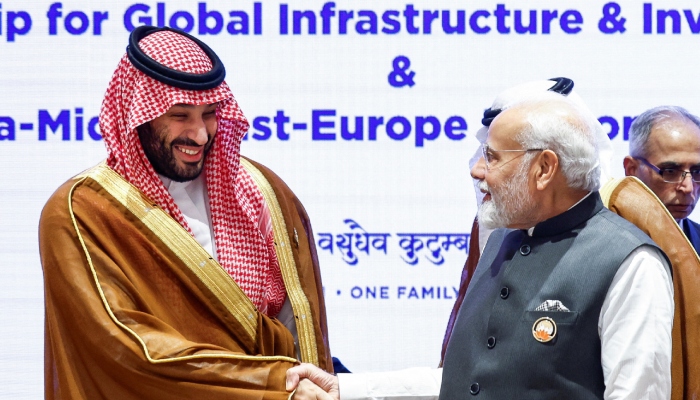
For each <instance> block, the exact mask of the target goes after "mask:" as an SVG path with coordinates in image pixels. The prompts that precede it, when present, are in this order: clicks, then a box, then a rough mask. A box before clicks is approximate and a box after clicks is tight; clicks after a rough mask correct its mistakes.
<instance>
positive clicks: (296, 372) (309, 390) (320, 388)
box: [287, 364, 340, 400]
mask: <svg viewBox="0 0 700 400" xmlns="http://www.w3.org/2000/svg"><path fill="white" fill-rule="evenodd" d="M294 389H296V392H294V396H293V399H295V400H317V399H318V400H340V391H339V388H338V377H336V376H333V375H331V374H329V373H327V372H326V371H324V370H322V369H320V368H318V367H316V366H315V365H313V364H300V365H297V366H296V367H292V368H290V369H288V370H287V391H289V392H291V391H293V390H294Z"/></svg>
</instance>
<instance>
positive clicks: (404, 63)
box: [389, 56, 416, 87]
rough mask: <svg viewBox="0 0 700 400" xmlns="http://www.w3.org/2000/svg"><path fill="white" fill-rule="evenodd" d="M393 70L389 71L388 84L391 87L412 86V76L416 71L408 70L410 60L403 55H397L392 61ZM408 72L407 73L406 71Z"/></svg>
mask: <svg viewBox="0 0 700 400" xmlns="http://www.w3.org/2000/svg"><path fill="white" fill-rule="evenodd" d="M392 65H393V67H394V70H393V71H392V72H390V73H389V84H390V85H391V86H393V87H404V86H406V85H408V86H413V85H415V82H413V77H414V76H416V73H415V72H413V71H408V68H410V67H411V60H409V59H408V57H405V56H398V57H396V58H394V62H393V63H392ZM406 72H408V73H406Z"/></svg>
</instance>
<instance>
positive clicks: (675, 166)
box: [656, 161, 681, 169]
mask: <svg viewBox="0 0 700 400" xmlns="http://www.w3.org/2000/svg"><path fill="white" fill-rule="evenodd" d="M656 167H657V168H659V169H670V168H673V169H680V168H681V165H680V164H679V163H676V162H673V161H665V162H662V163H660V164H658V165H657V166H656Z"/></svg>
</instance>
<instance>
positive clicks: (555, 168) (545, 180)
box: [534, 150, 560, 190]
mask: <svg viewBox="0 0 700 400" xmlns="http://www.w3.org/2000/svg"><path fill="white" fill-rule="evenodd" d="M534 166H535V173H536V175H535V183H536V185H537V190H544V189H545V188H547V187H548V186H549V185H550V184H551V183H552V182H553V181H554V180H555V178H556V177H557V176H558V175H560V173H559V172H560V171H559V157H557V154H556V153H555V152H553V151H552V150H542V153H540V155H539V157H537V158H536V159H535V162H534Z"/></svg>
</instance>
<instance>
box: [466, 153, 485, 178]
mask: <svg viewBox="0 0 700 400" xmlns="http://www.w3.org/2000/svg"><path fill="white" fill-rule="evenodd" d="M469 175H471V176H472V178H474V179H476V180H480V181H481V180H484V178H485V177H486V161H485V160H484V157H479V159H478V160H477V161H476V164H474V166H473V167H472V169H471V171H469Z"/></svg>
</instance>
